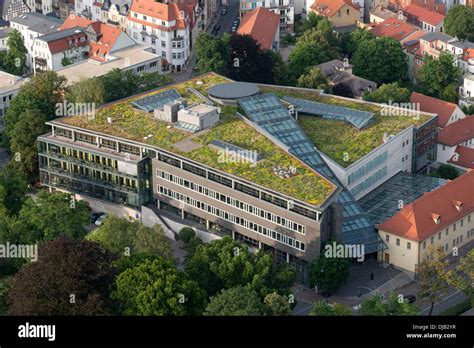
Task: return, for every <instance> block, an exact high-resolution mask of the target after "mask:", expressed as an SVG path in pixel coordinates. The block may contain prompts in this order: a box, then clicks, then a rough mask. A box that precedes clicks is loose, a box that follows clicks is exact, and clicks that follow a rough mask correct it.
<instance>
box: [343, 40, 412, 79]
mask: <svg viewBox="0 0 474 348" xmlns="http://www.w3.org/2000/svg"><path fill="white" fill-rule="evenodd" d="M351 63H352V64H353V65H354V69H353V70H354V75H357V76H360V77H363V78H366V79H369V80H371V81H375V82H377V84H379V85H380V84H382V83H390V82H395V81H399V80H401V79H403V78H404V77H406V75H407V72H408V64H407V58H406V55H405V53H404V52H403V49H402V47H401V46H400V43H399V42H398V41H397V40H395V39H393V38H391V37H382V38H378V39H376V40H364V41H362V42H361V43H360V44H359V46H358V47H357V50H356V51H355V53H354V57H353V59H352V62H351Z"/></svg>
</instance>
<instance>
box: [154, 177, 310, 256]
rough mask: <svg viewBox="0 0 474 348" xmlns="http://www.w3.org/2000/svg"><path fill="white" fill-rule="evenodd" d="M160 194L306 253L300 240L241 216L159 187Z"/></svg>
mask: <svg viewBox="0 0 474 348" xmlns="http://www.w3.org/2000/svg"><path fill="white" fill-rule="evenodd" d="M157 188H158V192H159V193H160V194H162V195H165V196H168V197H170V198H173V199H176V200H178V201H180V202H184V203H186V204H189V205H191V206H193V207H195V208H197V209H199V210H202V211H205V212H207V213H209V214H212V215H214V216H217V217H220V218H221V219H224V220H226V221H229V222H232V223H234V224H236V225H240V226H242V227H245V228H246V229H248V230H250V231H252V232H256V233H259V234H261V235H264V236H266V237H268V238H270V239H273V240H276V241H278V242H280V243H282V244H285V245H287V246H289V247H291V248H294V249H297V250H300V251H304V250H305V243H303V242H300V241H299V240H297V239H295V238H292V237H289V236H287V235H284V234H282V233H280V232H276V231H273V230H271V229H269V228H266V227H263V226H261V225H258V224H255V223H253V222H251V221H248V220H246V219H243V218H241V217H239V216H235V215H234V214H231V213H228V212H226V211H224V210H222V209H218V208H216V207H214V206H212V205H209V204H206V203H203V202H201V201H198V200H196V199H194V198H191V197H188V196H185V195H182V194H181V193H178V192H175V191H173V190H170V189H168V188H166V187H163V186H160V185H158V186H157Z"/></svg>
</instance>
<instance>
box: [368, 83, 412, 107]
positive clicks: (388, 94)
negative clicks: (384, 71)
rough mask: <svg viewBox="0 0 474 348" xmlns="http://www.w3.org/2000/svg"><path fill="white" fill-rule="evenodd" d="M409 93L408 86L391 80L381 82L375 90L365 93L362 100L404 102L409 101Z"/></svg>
mask: <svg viewBox="0 0 474 348" xmlns="http://www.w3.org/2000/svg"><path fill="white" fill-rule="evenodd" d="M410 95H411V92H410V90H409V89H408V88H404V87H400V85H399V84H398V83H397V82H393V83H385V84H383V85H382V86H380V87H379V89H377V90H376V91H375V92H370V93H365V94H364V100H367V101H371V102H375V103H406V102H409V101H410Z"/></svg>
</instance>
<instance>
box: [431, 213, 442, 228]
mask: <svg viewBox="0 0 474 348" xmlns="http://www.w3.org/2000/svg"><path fill="white" fill-rule="evenodd" d="M431 218H432V219H433V221H434V223H435V224H436V225H439V224H440V223H441V215H438V214H435V213H432V214H431Z"/></svg>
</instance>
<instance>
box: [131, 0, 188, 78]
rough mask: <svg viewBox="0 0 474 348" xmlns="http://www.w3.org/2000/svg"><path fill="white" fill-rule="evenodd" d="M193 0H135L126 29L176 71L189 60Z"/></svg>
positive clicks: (165, 66) (166, 66)
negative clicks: (170, 0) (184, 0)
mask: <svg viewBox="0 0 474 348" xmlns="http://www.w3.org/2000/svg"><path fill="white" fill-rule="evenodd" d="M194 3H195V5H192V4H193V2H191V3H182V2H178V3H160V2H156V1H153V0H134V1H133V2H132V7H131V10H130V12H129V14H128V30H127V32H128V34H129V35H130V36H131V37H132V38H133V40H135V41H136V42H137V43H139V44H142V45H146V46H149V47H151V49H152V51H153V52H154V53H156V54H158V55H160V56H161V57H162V58H163V64H164V68H165V69H168V68H169V69H171V70H172V71H178V72H179V71H181V70H182V69H183V68H184V67H185V66H186V64H187V63H188V60H189V57H190V54H191V49H192V47H193V45H194V42H195V40H196V35H197V33H196V31H195V30H197V28H195V26H194V24H195V23H196V17H195V9H196V7H197V2H194ZM190 4H191V5H190Z"/></svg>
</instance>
